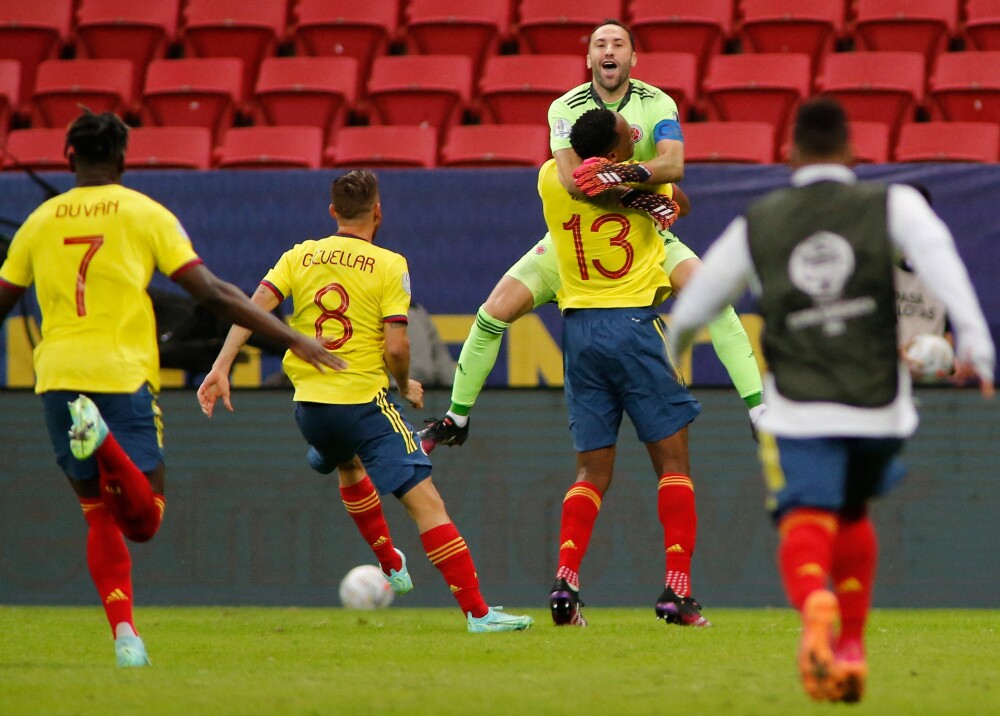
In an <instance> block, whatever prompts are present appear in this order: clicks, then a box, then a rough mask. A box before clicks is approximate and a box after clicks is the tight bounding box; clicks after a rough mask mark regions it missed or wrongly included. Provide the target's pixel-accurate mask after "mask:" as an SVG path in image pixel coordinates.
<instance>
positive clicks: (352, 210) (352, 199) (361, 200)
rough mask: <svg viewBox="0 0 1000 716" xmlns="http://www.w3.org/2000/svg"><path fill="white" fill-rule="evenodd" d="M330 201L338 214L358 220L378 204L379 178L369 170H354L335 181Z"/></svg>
mask: <svg viewBox="0 0 1000 716" xmlns="http://www.w3.org/2000/svg"><path fill="white" fill-rule="evenodd" d="M330 201H331V203H332V204H333V208H334V209H335V210H336V212H337V214H339V215H340V216H342V217H343V218H345V219H356V218H358V217H359V216H361V215H363V214H364V213H365V212H368V211H371V210H372V207H374V206H375V204H376V203H377V202H378V178H377V177H376V176H375V174H374V173H373V172H371V171H369V170H368V169H352V170H351V171H349V172H347V173H345V174H341V175H340V176H339V177H337V178H336V179H334V180H333V185H332V186H331V187H330Z"/></svg>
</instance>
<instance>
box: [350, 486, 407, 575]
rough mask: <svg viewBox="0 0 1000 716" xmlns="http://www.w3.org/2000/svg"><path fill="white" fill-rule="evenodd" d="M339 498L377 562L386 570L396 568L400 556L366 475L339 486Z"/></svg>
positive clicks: (401, 563)
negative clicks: (346, 484)
mask: <svg viewBox="0 0 1000 716" xmlns="http://www.w3.org/2000/svg"><path fill="white" fill-rule="evenodd" d="M340 499H341V500H342V501H343V502H344V507H345V508H346V509H347V514H349V515H350V516H351V519H352V520H354V524H356V525H357V526H358V532H360V533H361V536H362V537H364V539H365V542H367V543H368V546H369V547H371V548H372V552H374V553H375V557H376V558H378V563H379V566H381V568H382V571H383V572H384V573H386V574H389V572H390V571H391V570H393V569H400V568H402V566H403V560H402V559H400V558H399V555H398V554H396V548H395V547H394V545H393V544H392V537H391V536H390V535H389V525H388V524H387V523H386V521H385V515H384V514H383V512H382V501H381V500H380V499H379V496H378V492H376V490H375V486H374V485H373V484H372V481H371V479H370V478H369V477H368V475H365V477H364V479H363V480H361V482H357V483H355V484H353V485H350V486H349V487H341V488H340Z"/></svg>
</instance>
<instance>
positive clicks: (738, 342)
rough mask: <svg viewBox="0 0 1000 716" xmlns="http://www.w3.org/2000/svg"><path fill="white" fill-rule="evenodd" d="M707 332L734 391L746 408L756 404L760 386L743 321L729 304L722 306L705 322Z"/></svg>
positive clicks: (754, 359) (755, 360) (759, 395)
mask: <svg viewBox="0 0 1000 716" xmlns="http://www.w3.org/2000/svg"><path fill="white" fill-rule="evenodd" d="M708 334H709V335H710V336H711V338H712V347H713V348H714V349H715V354H716V355H717V356H719V360H720V361H722V365H724V366H725V367H726V372H727V373H729V379H730V380H731V381H733V385H734V386H735V387H736V392H738V393H739V394H740V397H741V398H743V400H744V402H746V404H747V407H748V408H753V407H755V406H757V405H760V402H761V393H762V391H763V390H764V387H763V385H762V383H761V379H760V369H759V368H758V367H757V358H756V357H755V356H754V352H753V346H751V345H750V338H749V336H747V332H746V330H745V329H744V328H743V323H742V322H741V321H740V317H739V316H737V315H736V311H735V310H733V307H732V306H726V307H725V308H724V309H722V312H721V313H720V314H719V315H718V316H716V317H715V318H714V319H713V320H712V322H711V323H709V324H708Z"/></svg>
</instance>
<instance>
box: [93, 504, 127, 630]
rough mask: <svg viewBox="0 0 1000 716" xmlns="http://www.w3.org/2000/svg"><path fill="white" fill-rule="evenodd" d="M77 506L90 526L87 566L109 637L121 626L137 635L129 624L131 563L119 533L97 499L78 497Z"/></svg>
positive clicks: (109, 515) (111, 518)
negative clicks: (124, 624)
mask: <svg viewBox="0 0 1000 716" xmlns="http://www.w3.org/2000/svg"><path fill="white" fill-rule="evenodd" d="M80 506H81V507H82V508H83V516H84V517H85V518H86V519H87V524H88V525H89V526H90V529H89V530H88V531H87V566H88V567H89V568H90V577H91V579H93V581H94V586H95V587H97V594H98V595H99V596H100V598H101V604H102V605H103V607H104V613H105V614H106V615H107V617H108V623H109V624H110V625H111V633H112V634H114V633H115V627H116V626H117V625H119V624H121V623H122V622H125V623H126V624H128V625H129V626H130V627H132V631H136V629H135V623H134V622H133V621H132V559H131V558H130V557H129V553H128V547H126V546H125V540H124V539H122V533H121V530H119V529H118V525H116V524H115V520H114V518H113V517H112V516H111V514H110V513H109V512H108V510H107V507H105V505H104V503H103V501H102V500H101V499H100V498H96V499H88V498H84V497H81V498H80ZM136 633H138V632H137V631H136Z"/></svg>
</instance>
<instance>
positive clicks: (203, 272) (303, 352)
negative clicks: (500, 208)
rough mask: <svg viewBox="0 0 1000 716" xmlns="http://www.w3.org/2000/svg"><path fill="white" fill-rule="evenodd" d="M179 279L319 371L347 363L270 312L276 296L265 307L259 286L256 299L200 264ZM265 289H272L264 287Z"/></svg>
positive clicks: (217, 309)
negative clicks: (258, 298) (259, 298)
mask: <svg viewBox="0 0 1000 716" xmlns="http://www.w3.org/2000/svg"><path fill="white" fill-rule="evenodd" d="M177 282H178V283H179V284H180V285H181V286H182V287H183V288H184V289H185V290H187V291H188V292H189V293H190V294H191V295H192V296H194V297H195V298H197V299H198V300H200V301H201V302H202V303H204V304H205V305H206V306H207V307H208V308H210V309H211V310H213V311H215V312H216V313H218V314H219V315H220V316H224V317H225V318H228V319H229V320H231V321H232V322H233V323H235V324H236V325H238V326H243V327H244V328H248V329H250V331H251V332H258V333H263V334H264V335H266V336H269V337H271V338H273V339H275V340H276V341H279V342H280V343H282V344H284V345H286V346H288V349H289V350H290V351H292V353H294V354H295V355H297V356H298V357H299V358H301V359H302V360H304V361H305V362H306V363H309V364H310V365H313V366H315V367H316V369H317V370H319V371H320V372H322V371H323V369H324V367H326V368H332V369H334V370H343V369H344V368H346V367H347V364H346V363H345V362H344V361H343V360H342V359H341V358H339V357H338V356H336V355H334V354H333V353H331V352H330V351H328V350H327V349H326V347H325V346H324V345H323V343H322V342H321V341H318V340H316V339H315V338H310V337H307V336H305V335H303V334H301V333H299V332H298V331H294V330H292V329H291V328H289V327H288V326H287V325H286V324H285V323H284V322H283V321H281V320H279V319H278V318H276V317H275V316H274V315H273V314H271V313H270V310H271V309H273V308H274V307H275V306H276V305H277V298H276V297H275V296H273V295H271V296H270V301H271V302H273V303H272V304H271V306H270V308H263V307H262V305H263V302H262V301H259V300H257V297H258V295H259V294H260V293H261V290H260V289H258V291H257V292H255V293H254V300H253V301H251V300H250V299H248V298H247V297H246V295H245V294H244V293H243V292H242V291H241V290H240V289H238V288H237V287H236V286H234V285H233V284H231V283H228V282H226V281H223V280H222V279H220V278H219V277H217V276H216V275H215V274H213V273H212V272H211V271H209V270H208V268H207V267H205V266H204V265H201V264H199V265H197V266H194V267H192V268H190V269H188V270H187V271H184V272H183V273H181V274H180V276H178V278H177ZM265 293H266V294H269V293H270V292H268V291H265Z"/></svg>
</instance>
